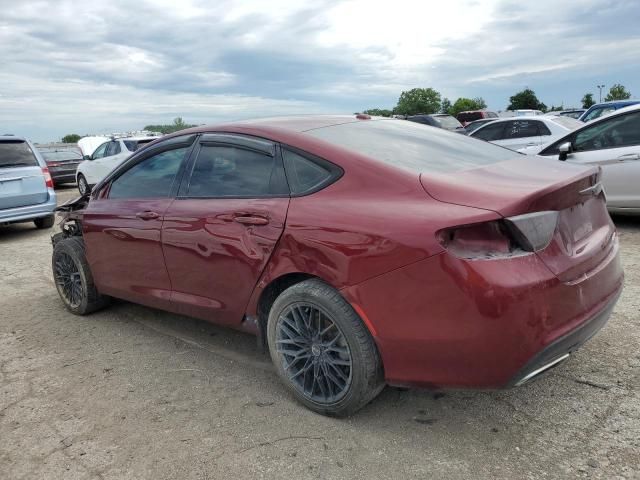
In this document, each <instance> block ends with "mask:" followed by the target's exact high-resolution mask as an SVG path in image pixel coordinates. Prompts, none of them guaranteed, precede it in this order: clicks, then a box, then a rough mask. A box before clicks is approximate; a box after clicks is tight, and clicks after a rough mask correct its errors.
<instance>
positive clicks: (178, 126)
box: [144, 117, 195, 135]
mask: <svg viewBox="0 0 640 480" xmlns="http://www.w3.org/2000/svg"><path fill="white" fill-rule="evenodd" d="M191 127H195V125H190V124H188V123H185V122H184V120H183V119H182V117H176V118H174V119H173V123H171V124H169V125H147V126H146V127H144V129H145V130H149V131H151V132H160V133H162V134H165V135H166V134H167V133H173V132H177V131H179V130H184V129H185V128H191Z"/></svg>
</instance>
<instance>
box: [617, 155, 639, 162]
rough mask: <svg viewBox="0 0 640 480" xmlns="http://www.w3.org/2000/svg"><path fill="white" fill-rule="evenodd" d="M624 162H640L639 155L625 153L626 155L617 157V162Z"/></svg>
mask: <svg viewBox="0 0 640 480" xmlns="http://www.w3.org/2000/svg"><path fill="white" fill-rule="evenodd" d="M626 160H640V153H627V154H626V155H620V156H619V157H618V161H619V162H624V161H626Z"/></svg>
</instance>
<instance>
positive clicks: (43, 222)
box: [33, 215, 56, 228]
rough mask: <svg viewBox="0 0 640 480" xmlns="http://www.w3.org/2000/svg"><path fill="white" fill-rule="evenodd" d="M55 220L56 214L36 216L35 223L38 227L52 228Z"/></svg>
mask: <svg viewBox="0 0 640 480" xmlns="http://www.w3.org/2000/svg"><path fill="white" fill-rule="evenodd" d="M55 221H56V216H55V215H49V216H47V217H40V218H36V219H35V220H34V221H33V223H34V224H35V225H36V228H51V227H53V224H54V222H55Z"/></svg>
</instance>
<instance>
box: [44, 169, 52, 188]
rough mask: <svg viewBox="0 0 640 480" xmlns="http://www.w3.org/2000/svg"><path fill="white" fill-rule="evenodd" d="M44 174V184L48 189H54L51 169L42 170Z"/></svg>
mask: <svg viewBox="0 0 640 480" xmlns="http://www.w3.org/2000/svg"><path fill="white" fill-rule="evenodd" d="M42 174H43V175H44V183H45V185H46V186H47V188H53V179H52V178H51V174H50V173H49V169H48V168H47V167H44V168H43V169H42Z"/></svg>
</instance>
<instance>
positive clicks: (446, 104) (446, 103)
mask: <svg viewBox="0 0 640 480" xmlns="http://www.w3.org/2000/svg"><path fill="white" fill-rule="evenodd" d="M450 111H451V100H449V99H448V98H443V99H442V104H441V105H440V113H449V112H450Z"/></svg>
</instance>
